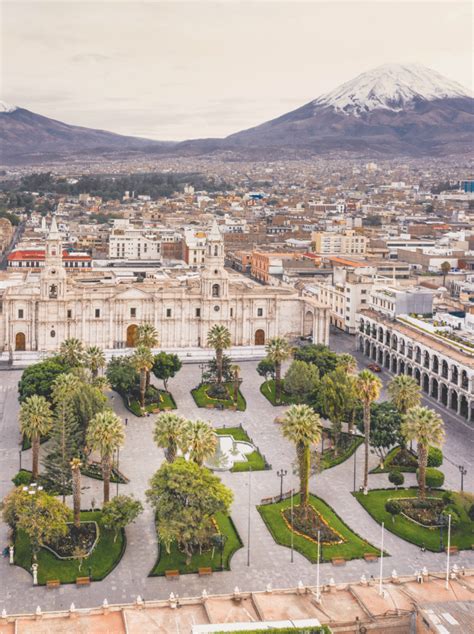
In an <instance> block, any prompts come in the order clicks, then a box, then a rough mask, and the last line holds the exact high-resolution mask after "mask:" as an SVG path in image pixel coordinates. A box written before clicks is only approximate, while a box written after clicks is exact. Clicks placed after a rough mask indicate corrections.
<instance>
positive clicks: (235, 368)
mask: <svg viewBox="0 0 474 634" xmlns="http://www.w3.org/2000/svg"><path fill="white" fill-rule="evenodd" d="M231 371H232V381H233V384H234V403H236V404H237V400H238V397H239V384H240V365H237V364H234V365H232V366H231Z"/></svg>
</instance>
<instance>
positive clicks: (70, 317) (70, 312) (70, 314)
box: [67, 310, 72, 319]
mask: <svg viewBox="0 0 474 634" xmlns="http://www.w3.org/2000/svg"><path fill="white" fill-rule="evenodd" d="M67 318H68V319H72V310H68V311H67Z"/></svg>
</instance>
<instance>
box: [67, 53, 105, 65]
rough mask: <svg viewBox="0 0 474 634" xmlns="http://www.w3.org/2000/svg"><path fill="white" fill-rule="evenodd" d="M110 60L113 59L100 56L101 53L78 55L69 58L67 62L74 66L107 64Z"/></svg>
mask: <svg viewBox="0 0 474 634" xmlns="http://www.w3.org/2000/svg"><path fill="white" fill-rule="evenodd" d="M112 59H113V57H110V56H109V55H102V53H80V54H77V55H71V57H69V61H71V62H73V63H74V64H82V63H83V62H85V63H89V62H92V63H93V64H102V63H103V62H108V61H110V60H112Z"/></svg>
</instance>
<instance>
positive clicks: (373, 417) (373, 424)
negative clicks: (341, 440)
mask: <svg viewBox="0 0 474 634" xmlns="http://www.w3.org/2000/svg"><path fill="white" fill-rule="evenodd" d="M401 424H402V417H401V415H400V413H399V411H398V410H397V409H396V408H395V406H394V404H393V403H391V402H390V401H384V402H383V403H372V405H371V407H370V444H371V445H372V447H373V448H374V449H375V453H376V454H377V455H378V457H379V458H380V461H381V463H382V464H383V462H384V460H385V458H386V456H387V453H388V451H389V449H390V448H391V447H393V446H394V445H396V444H399V443H400V439H401V432H400V427H401Z"/></svg>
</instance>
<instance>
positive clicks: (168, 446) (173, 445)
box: [153, 412, 186, 462]
mask: <svg viewBox="0 0 474 634" xmlns="http://www.w3.org/2000/svg"><path fill="white" fill-rule="evenodd" d="M185 423H186V421H185V419H184V418H183V417H182V416H178V414H173V413H172V412H162V413H161V414H160V415H159V416H158V418H157V419H156V421H155V429H154V431H153V440H154V441H155V442H156V444H157V445H158V447H163V448H164V450H165V457H166V460H167V461H168V462H174V461H175V459H176V454H177V451H178V447H180V446H181V445H182V443H183V432H184V426H185Z"/></svg>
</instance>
